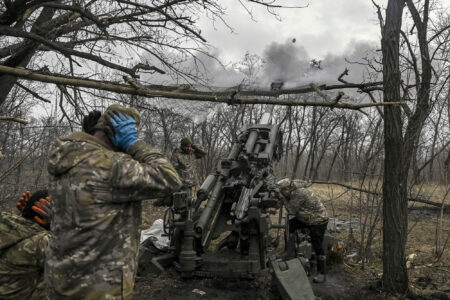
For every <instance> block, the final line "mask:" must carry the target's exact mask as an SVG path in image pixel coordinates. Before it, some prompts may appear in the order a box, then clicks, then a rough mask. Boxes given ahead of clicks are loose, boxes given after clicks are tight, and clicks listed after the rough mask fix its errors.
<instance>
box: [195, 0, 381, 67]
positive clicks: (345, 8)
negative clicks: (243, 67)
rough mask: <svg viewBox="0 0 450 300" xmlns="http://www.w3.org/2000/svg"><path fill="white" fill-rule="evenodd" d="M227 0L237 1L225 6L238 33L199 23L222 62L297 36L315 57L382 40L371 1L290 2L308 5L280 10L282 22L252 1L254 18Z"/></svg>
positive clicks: (231, 23)
mask: <svg viewBox="0 0 450 300" xmlns="http://www.w3.org/2000/svg"><path fill="white" fill-rule="evenodd" d="M225 2H226V3H234V4H235V5H234V6H232V5H229V6H228V7H227V20H228V21H229V22H228V23H229V25H230V26H231V27H232V28H233V29H234V30H235V33H230V30H229V29H228V28H226V27H225V26H224V25H222V24H220V23H216V28H214V27H213V26H211V23H210V20H206V19H205V20H202V22H201V28H202V31H203V32H202V34H203V35H204V36H205V37H206V39H207V40H208V41H209V42H210V43H211V44H212V45H214V46H216V47H217V48H218V49H219V51H220V56H221V58H222V59H223V60H224V62H227V61H236V60H239V59H241V58H242V57H243V56H244V54H245V52H246V51H250V52H251V53H254V54H258V55H262V54H263V51H264V49H265V48H266V47H267V46H268V45H269V44H271V43H272V42H278V43H285V42H286V41H288V40H290V41H291V40H292V39H294V38H295V39H296V43H297V44H299V45H301V46H303V47H304V48H305V49H306V51H307V52H308V53H309V55H310V56H313V57H317V58H323V57H324V56H325V55H326V54H328V53H334V54H336V55H338V54H342V53H343V52H344V51H345V49H348V46H349V45H350V44H351V43H352V42H354V41H364V42H374V43H379V40H380V30H379V25H378V20H377V16H376V11H375V8H374V6H373V4H372V2H371V1H370V0H309V1H291V3H300V4H302V5H308V7H306V8H301V9H279V10H277V12H278V14H279V16H280V17H281V21H278V20H277V19H276V18H275V17H273V16H271V15H270V14H269V13H268V12H267V10H266V9H265V8H264V7H262V6H259V5H249V6H248V7H249V8H250V9H251V10H252V12H253V14H254V19H255V20H252V19H251V18H250V17H249V15H248V13H247V12H246V11H245V10H244V9H243V8H242V7H241V6H240V5H237V3H238V1H225ZM378 2H379V3H380V4H383V3H384V2H387V1H385V0H383V1H378Z"/></svg>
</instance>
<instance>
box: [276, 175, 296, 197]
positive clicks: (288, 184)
mask: <svg viewBox="0 0 450 300" xmlns="http://www.w3.org/2000/svg"><path fill="white" fill-rule="evenodd" d="M277 188H278V189H279V190H280V193H281V194H282V195H283V196H284V197H286V198H289V196H290V194H291V190H292V180H291V179H290V178H283V179H281V180H280V181H278V182H277Z"/></svg>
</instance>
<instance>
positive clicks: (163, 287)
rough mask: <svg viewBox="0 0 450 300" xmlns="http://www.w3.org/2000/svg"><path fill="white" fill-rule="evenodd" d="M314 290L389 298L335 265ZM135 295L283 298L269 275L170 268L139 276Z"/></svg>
mask: <svg viewBox="0 0 450 300" xmlns="http://www.w3.org/2000/svg"><path fill="white" fill-rule="evenodd" d="M312 287H313V289H314V293H315V295H316V296H318V297H320V298H321V299H322V300H327V299H386V294H384V293H383V292H382V291H381V289H380V288H379V287H378V286H377V285H376V282H372V281H365V280H361V278H358V279H357V280H355V277H354V276H351V275H350V274H348V273H346V272H345V271H344V270H343V269H342V268H341V267H334V268H333V270H331V271H330V273H329V274H328V278H327V282H326V283H323V284H312ZM133 299H135V300H137V299H167V300H169V299H170V300H172V299H174V300H178V299H179V300H184V299H221V300H222V299H223V300H225V299H227V300H228V299H233V300H241V299H242V300H250V299H261V300H268V299H281V298H280V294H279V292H278V290H277V288H276V286H275V285H274V284H273V283H272V280H271V278H270V275H263V276H261V277H259V278H257V279H255V280H222V279H191V280H182V279H181V278H180V277H179V276H178V274H177V273H176V272H174V271H173V270H170V271H169V272H167V273H165V274H162V275H160V276H159V277H157V278H151V277H150V276H149V277H144V278H142V277H141V278H137V280H136V285H135V292H134V296H133Z"/></svg>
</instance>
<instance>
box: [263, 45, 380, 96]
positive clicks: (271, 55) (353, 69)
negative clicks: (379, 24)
mask: <svg viewBox="0 0 450 300" xmlns="http://www.w3.org/2000/svg"><path fill="white" fill-rule="evenodd" d="M376 47H377V45H376V44H373V43H369V42H364V41H357V42H351V43H350V44H349V45H348V46H347V47H346V48H345V49H343V50H341V51H339V50H340V49H336V53H329V54H327V55H326V56H325V57H324V58H320V57H315V56H314V55H313V54H310V53H308V52H307V51H306V50H305V48H304V47H303V46H301V45H299V44H298V43H293V42H292V40H289V41H286V42H285V43H283V44H280V43H271V44H270V45H268V46H267V48H266V49H265V50H264V52H263V59H264V61H265V67H264V69H263V74H262V75H261V83H262V85H263V86H265V87H268V86H270V83H271V82H277V81H282V82H284V83H285V85H284V87H285V88H287V87H295V86H302V85H305V84H310V83H312V82H313V83H316V84H334V83H337V82H338V80H337V78H338V77H339V75H340V74H341V73H342V72H343V71H344V70H345V69H346V68H347V69H349V75H348V76H346V77H345V80H347V81H350V82H356V83H359V82H363V81H367V77H368V73H367V68H366V66H364V65H363V64H361V63H364V62H365V58H369V59H372V58H373V57H374V56H378V54H377V52H376V51H375V49H376ZM339 52H341V53H339ZM312 59H315V60H316V61H320V69H318V68H317V67H313V66H312V65H311V61H312Z"/></svg>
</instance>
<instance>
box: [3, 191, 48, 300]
mask: <svg viewBox="0 0 450 300" xmlns="http://www.w3.org/2000/svg"><path fill="white" fill-rule="evenodd" d="M24 194H26V195H27V199H26V200H28V197H29V195H30V194H29V192H28V193H24ZM46 196H47V194H46V191H38V192H35V193H33V195H32V196H31V197H30V200H29V201H25V199H24V201H23V202H21V207H20V209H19V211H20V212H21V215H13V214H10V213H6V212H1V213H0V299H18V300H19V299H45V289H44V276H43V275H44V260H45V250H46V249H47V245H48V242H49V240H50V232H49V231H48V230H47V229H46V227H47V226H45V225H48V224H49V220H48V219H47V218H46V217H43V216H42V215H38V214H37V213H36V211H35V208H36V207H39V209H41V206H40V205H41V204H40V203H39V201H38V200H40V199H41V198H45V197H46ZM41 201H43V202H46V200H44V199H42V200H41ZM19 202H20V200H19ZM22 204H23V206H22ZM47 212H48V210H47ZM37 220H39V221H37ZM40 225H41V226H40Z"/></svg>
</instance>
